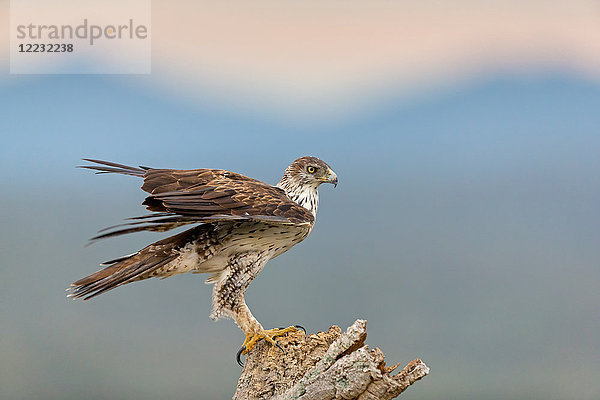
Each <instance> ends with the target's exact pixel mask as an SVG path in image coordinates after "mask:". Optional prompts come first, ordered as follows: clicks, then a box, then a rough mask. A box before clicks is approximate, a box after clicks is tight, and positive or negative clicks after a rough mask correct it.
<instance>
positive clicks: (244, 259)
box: [211, 252, 296, 364]
mask: <svg viewBox="0 0 600 400" xmlns="http://www.w3.org/2000/svg"><path fill="white" fill-rule="evenodd" d="M267 261H269V257H268V254H266V253H265V252H252V253H246V254H244V255H238V256H236V257H234V258H232V259H231V260H230V261H229V264H228V265H227V267H226V268H225V269H224V270H223V271H222V273H221V276H220V277H219V279H218V280H217V282H216V284H215V287H214V289H213V312H212V314H211V318H213V319H219V318H220V317H221V316H228V317H231V318H233V319H234V320H235V322H236V324H237V325H238V326H239V327H240V329H241V330H242V331H243V332H244V334H245V335H246V339H245V340H244V343H243V344H242V348H241V350H240V351H239V352H238V363H240V364H241V362H240V360H239V356H240V355H241V354H247V353H248V352H249V351H250V350H252V348H253V347H254V345H255V344H256V343H257V342H258V341H259V340H261V339H264V340H266V341H267V342H269V343H271V344H272V345H274V346H278V347H279V345H278V344H277V342H275V340H274V338H275V337H277V336H281V335H284V334H285V333H287V332H291V331H295V330H296V327H294V326H290V327H288V328H285V329H277V328H276V329H270V330H265V329H264V328H263V327H262V325H261V324H260V322H258V320H257V319H256V318H255V317H254V316H253V315H252V313H251V312H250V309H249V308H248V306H247V305H246V301H245V298H244V294H245V292H246V289H247V288H248V285H250V282H252V280H253V279H254V278H255V277H256V275H258V273H259V272H260V271H261V270H262V269H263V267H264V266H265V264H266V263H267Z"/></svg>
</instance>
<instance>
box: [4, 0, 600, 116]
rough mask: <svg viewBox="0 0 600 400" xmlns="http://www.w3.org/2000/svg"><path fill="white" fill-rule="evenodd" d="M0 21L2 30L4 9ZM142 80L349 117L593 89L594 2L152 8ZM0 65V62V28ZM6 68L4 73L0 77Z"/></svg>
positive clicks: (598, 21) (183, 91)
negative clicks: (499, 93)
mask: <svg viewBox="0 0 600 400" xmlns="http://www.w3.org/2000/svg"><path fill="white" fill-rule="evenodd" d="M0 4H2V6H1V8H0V13H1V14H2V15H0V18H2V19H0V20H4V21H8V2H7V1H4V2H2V3H0ZM152 5H153V8H152V27H151V29H152V55H153V64H152V70H153V75H152V78H151V79H150V80H149V81H150V82H151V84H152V85H157V86H158V87H159V88H160V89H161V90H164V91H166V92H167V93H171V94H175V95H177V96H180V95H183V96H191V97H192V98H193V97H195V96H197V95H201V96H202V98H204V99H205V98H206V97H207V96H209V97H210V98H213V99H214V100H215V101H223V102H226V103H231V102H233V103H234V104H238V105H240V106H244V105H248V104H250V105H254V106H256V105H260V106H269V107H274V108H276V109H278V110H280V111H284V112H285V111H286V110H287V111H288V112H292V113H293V112H298V111H299V110H301V112H305V111H311V110H312V111H316V110H317V109H319V110H323V107H326V108H327V107H328V106H327V105H330V107H331V110H326V111H327V112H330V111H335V109H338V110H350V109H351V108H352V107H353V106H359V105H360V104H361V102H362V101H364V99H367V98H372V97H373V96H380V95H382V93H385V92H386V91H388V90H391V89H390V88H393V90H394V92H399V91H402V90H404V91H405V92H406V93H407V94H408V95H410V94H414V93H418V92H421V91H423V90H431V88H436V87H439V86H445V85H452V84H455V83H456V82H465V81H470V80H480V79H482V78H483V79H484V78H485V77H487V76H493V75H496V74H498V73H502V72H513V71H514V72H524V73H528V74H538V73H544V72H546V71H563V72H568V73H572V74H577V75H580V76H585V77H588V78H592V79H599V80H600V5H598V4H597V2H594V1H582V0H576V1H569V2H566V1H564V2H556V1H502V2H492V1H465V0H462V1H460V0H457V1H452V2H439V1H436V2H434V1H389V0H388V1H327V2H323V1H313V0H311V1H302V2H282V1H259V2H246V1H229V2H204V1H185V2H157V1H154V2H153V4H152ZM0 29H1V32H0V34H1V36H0V49H1V54H2V55H1V57H0V62H2V63H4V64H6V63H7V62H8V59H7V57H8V28H7V26H6V25H5V24H2V25H1V28H0ZM5 68H6V67H5Z"/></svg>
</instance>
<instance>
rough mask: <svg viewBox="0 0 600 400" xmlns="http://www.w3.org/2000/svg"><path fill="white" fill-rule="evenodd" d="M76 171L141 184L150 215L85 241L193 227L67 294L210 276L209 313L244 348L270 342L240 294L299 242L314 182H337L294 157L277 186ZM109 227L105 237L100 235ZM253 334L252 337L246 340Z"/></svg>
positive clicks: (132, 170) (115, 168)
mask: <svg viewBox="0 0 600 400" xmlns="http://www.w3.org/2000/svg"><path fill="white" fill-rule="evenodd" d="M85 161H89V162H91V163H94V165H86V166H83V167H82V168H87V169H92V170H95V171H97V173H117V174H124V175H131V176H136V177H140V178H143V179H144V183H143V185H142V189H143V190H144V191H146V192H148V193H149V196H148V197H146V199H145V200H144V202H143V203H142V204H143V205H145V206H146V208H147V209H148V210H150V211H151V212H153V214H150V215H145V216H141V217H134V218H131V219H129V222H127V223H125V224H121V225H117V226H114V227H111V228H107V229H105V230H103V231H101V232H104V233H101V234H100V235H98V236H96V237H95V238H93V239H92V240H97V239H101V238H106V237H111V236H118V235H122V234H126V233H132V232H138V231H160V232H162V231H168V230H170V229H173V228H176V227H180V226H183V225H189V224H197V226H195V227H193V228H191V229H188V230H187V231H185V232H182V233H179V234H177V235H174V236H171V237H168V238H166V239H163V240H160V241H158V242H155V243H152V244H151V245H149V246H147V247H145V248H144V249H142V250H140V251H139V252H137V253H135V254H132V255H130V256H125V257H121V258H118V259H115V260H112V261H110V262H107V263H105V264H104V265H107V266H106V267H105V268H104V269H102V270H100V271H98V272H96V273H94V274H92V275H89V276H87V277H85V278H83V279H80V280H78V281H76V282H74V283H73V284H72V285H71V286H72V287H71V290H72V293H71V294H70V295H69V296H71V297H76V298H78V297H83V298H85V299H89V298H91V297H94V296H97V295H99V294H101V293H104V292H106V291H108V290H111V289H114V288H116V287H119V286H122V285H124V284H127V283H131V282H134V281H138V280H143V279H147V278H151V277H162V278H164V277H168V276H171V275H175V274H180V273H185V272H195V273H198V272H204V273H210V274H211V275H210V277H209V278H208V280H207V283H214V284H215V287H214V290H213V313H212V314H211V317H213V318H215V319H218V318H219V317H221V316H229V317H232V318H234V319H235V321H236V323H237V324H238V325H239V326H240V328H242V330H243V331H244V332H245V333H246V342H245V349H246V350H249V348H250V347H251V346H252V345H253V344H254V343H255V341H256V340H255V339H256V337H262V338H266V339H267V340H269V341H271V342H272V338H271V336H272V335H271V336H270V335H268V334H266V331H264V329H263V328H262V326H261V325H260V324H259V323H258V321H256V319H254V317H253V316H252V314H251V313H250V310H249V309H248V307H247V306H246V304H245V301H244V293H245V291H246V289H247V287H248V285H249V284H250V282H251V281H252V279H254V277H255V276H256V275H257V274H258V273H259V272H260V271H261V270H262V268H263V267H264V265H265V264H266V263H267V261H269V260H270V259H271V258H274V257H277V256H278V255H280V254H282V253H284V252H285V251H287V250H289V249H290V248H291V247H292V246H294V245H295V244H297V243H299V242H301V241H302V240H304V239H305V238H306V237H307V236H308V234H309V233H310V231H311V230H312V228H313V226H314V222H315V217H316V213H317V208H318V187H319V185H320V184H321V183H325V182H327V183H333V184H335V185H337V176H336V175H335V173H334V172H333V171H332V170H331V168H330V167H329V166H328V165H327V164H326V163H325V162H323V161H321V160H319V159H318V158H316V157H301V158H299V159H297V160H295V161H294V162H293V163H292V164H291V165H290V166H289V167H288V168H287V169H286V170H285V172H284V175H283V178H282V179H281V181H280V182H279V183H278V184H277V185H276V186H271V185H269V184H266V183H263V182H260V181H258V180H256V179H252V178H249V177H247V176H244V175H241V174H238V173H235V172H230V171H226V170H221V169H196V170H172V169H153V168H148V167H139V168H138V167H130V166H126V165H121V164H116V163H112V162H107V161H99V160H92V159H85ZM107 230H108V232H106V231H107ZM253 337H254V339H252V338H253Z"/></svg>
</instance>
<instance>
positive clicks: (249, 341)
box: [236, 325, 304, 366]
mask: <svg viewBox="0 0 600 400" xmlns="http://www.w3.org/2000/svg"><path fill="white" fill-rule="evenodd" d="M298 328H300V329H302V330H304V328H302V327H301V326H299V325H297V326H289V327H287V328H273V329H269V330H263V331H261V332H259V333H255V334H253V335H252V334H250V335H246V340H244V343H243V344H242V348H241V349H240V351H238V353H237V357H236V359H237V362H238V364H240V365H241V366H243V364H242V362H241V361H240V356H241V355H242V354H244V355H245V354H248V353H249V352H250V350H252V349H253V348H254V346H255V345H256V343H258V341H259V340H261V339H264V340H266V341H267V342H269V343H271V344H272V345H273V346H277V347H279V348H280V349H281V351H283V349H282V348H281V346H280V345H279V344H277V342H276V341H275V339H274V338H276V337H277V336H283V335H285V334H286V333H288V332H295V331H297V330H298Z"/></svg>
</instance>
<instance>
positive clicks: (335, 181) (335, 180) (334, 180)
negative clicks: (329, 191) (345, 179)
mask: <svg viewBox="0 0 600 400" xmlns="http://www.w3.org/2000/svg"><path fill="white" fill-rule="evenodd" d="M327 182H328V183H332V184H333V187H337V184H338V177H337V175H336V174H335V172H333V171H332V170H329V174H328V175H327Z"/></svg>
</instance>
